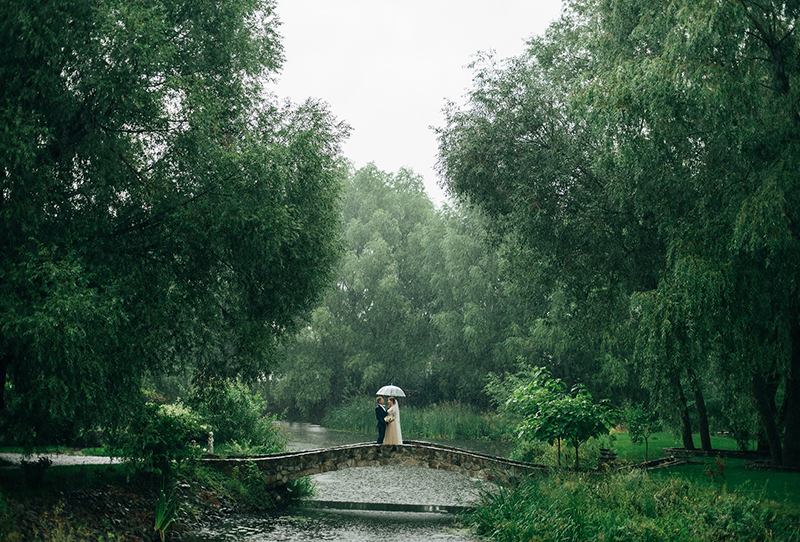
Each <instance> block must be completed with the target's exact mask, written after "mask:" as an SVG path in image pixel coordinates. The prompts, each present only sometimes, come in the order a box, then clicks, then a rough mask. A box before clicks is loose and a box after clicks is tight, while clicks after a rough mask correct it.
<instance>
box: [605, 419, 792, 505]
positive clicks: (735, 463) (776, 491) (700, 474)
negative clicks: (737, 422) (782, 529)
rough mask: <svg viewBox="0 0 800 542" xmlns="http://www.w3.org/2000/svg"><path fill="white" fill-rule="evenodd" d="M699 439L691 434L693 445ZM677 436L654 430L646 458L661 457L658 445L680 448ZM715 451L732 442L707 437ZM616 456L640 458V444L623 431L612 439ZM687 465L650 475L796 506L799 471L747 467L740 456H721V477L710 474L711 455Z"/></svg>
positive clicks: (714, 461)
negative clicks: (676, 478) (680, 478)
mask: <svg viewBox="0 0 800 542" xmlns="http://www.w3.org/2000/svg"><path fill="white" fill-rule="evenodd" d="M699 444H700V438H699V436H697V435H695V446H699ZM682 445H683V443H682V442H681V439H680V437H676V436H675V435H674V434H672V433H658V434H656V435H653V437H650V449H649V453H648V458H649V459H651V460H652V459H657V458H659V457H662V456H663V454H662V453H661V450H662V448H673V447H681V446H682ZM711 446H712V447H713V448H714V449H715V450H736V449H737V446H736V441H735V440H733V439H731V438H725V437H711ZM614 449H615V450H616V451H617V453H618V459H619V460H620V461H625V462H629V463H640V462H642V461H644V444H633V443H631V439H630V436H629V435H628V434H627V433H618V434H617V439H616V441H615V442H614ZM691 460H692V462H693V463H692V464H691V465H682V466H678V467H670V468H663V469H654V470H652V471H651V472H652V474H653V475H654V476H683V477H686V478H689V479H692V480H695V481H698V482H701V483H708V484H709V485H715V486H718V487H720V488H725V489H727V490H729V491H738V492H742V493H747V494H748V495H750V496H751V497H754V498H756V499H759V500H767V501H774V502H777V503H781V504H787V505H791V506H793V507H795V508H796V507H798V506H800V472H780V471H774V470H761V469H748V468H745V467H744V460H742V459H731V458H727V459H725V460H724V461H725V471H724V474H725V476H724V477H722V476H715V477H712V475H711V474H709V473H708V472H707V470H708V469H712V470H714V471H716V470H718V466H717V459H716V458H715V457H692V458H691Z"/></svg>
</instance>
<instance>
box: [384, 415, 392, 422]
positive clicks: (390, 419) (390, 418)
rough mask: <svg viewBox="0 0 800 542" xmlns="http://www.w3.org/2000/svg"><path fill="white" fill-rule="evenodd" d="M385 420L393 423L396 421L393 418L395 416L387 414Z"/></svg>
mask: <svg viewBox="0 0 800 542" xmlns="http://www.w3.org/2000/svg"><path fill="white" fill-rule="evenodd" d="M383 421H385V422H386V423H392V422H393V421H394V418H393V417H391V416H386V417H385V418H384V419H383Z"/></svg>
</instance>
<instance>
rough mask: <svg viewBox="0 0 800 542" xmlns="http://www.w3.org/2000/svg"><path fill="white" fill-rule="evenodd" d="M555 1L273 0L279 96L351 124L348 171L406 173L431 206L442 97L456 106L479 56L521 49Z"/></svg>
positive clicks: (436, 196)
mask: <svg viewBox="0 0 800 542" xmlns="http://www.w3.org/2000/svg"><path fill="white" fill-rule="evenodd" d="M560 11H561V0H491V1H487V0H483V1H476V0H402V1H389V0H278V8H277V12H278V17H279V18H280V20H281V21H282V25H281V27H280V29H279V32H280V33H281V35H282V36H283V45H284V52H285V56H286V62H285V63H284V67H283V71H282V73H281V74H280V79H279V81H278V84H277V86H275V87H273V90H274V91H275V93H276V94H277V95H278V96H279V97H285V98H291V99H292V100H293V101H295V102H302V101H304V100H305V99H306V98H309V97H311V98H317V99H321V100H323V101H325V102H327V103H328V104H329V105H330V108H331V111H332V112H333V114H334V115H335V116H336V117H337V118H339V119H340V120H343V121H345V122H346V123H347V124H349V125H350V126H351V127H352V133H351V135H350V138H349V139H348V140H347V142H346V143H345V145H344V154H345V156H347V157H348V158H349V159H350V160H352V161H353V163H354V164H355V166H356V167H357V168H360V167H363V166H364V165H366V164H367V163H368V162H375V165H376V166H377V167H378V168H379V169H381V170H383V171H388V172H392V173H394V172H397V171H398V170H399V169H400V168H401V167H403V166H405V167H409V168H411V169H413V170H414V171H415V172H416V173H418V174H420V175H422V176H423V177H424V179H425V186H426V190H427V191H428V194H429V196H430V197H431V199H433V201H434V202H436V203H440V202H441V201H442V200H443V199H444V196H443V194H442V191H441V190H440V189H439V188H438V187H437V181H438V178H437V177H436V174H435V173H434V169H433V168H434V165H435V163H436V153H437V143H436V136H435V134H434V132H433V130H432V129H431V126H437V127H439V126H442V125H443V124H444V117H443V115H442V107H443V106H444V104H445V101H446V100H448V99H449V100H453V101H455V102H457V103H463V96H464V94H465V93H466V91H467V89H469V88H470V87H471V86H472V83H471V81H472V71H471V70H469V69H468V68H467V65H468V64H469V63H470V62H471V61H472V60H473V58H474V56H475V54H476V53H477V52H479V51H490V50H493V51H495V53H496V56H497V57H498V58H507V57H511V56H516V55H519V54H520V53H522V51H523V50H524V45H525V41H526V39H528V38H529V37H530V36H532V35H534V34H542V33H543V32H544V30H545V29H546V28H547V26H548V25H549V24H550V22H552V21H553V20H555V19H556V18H557V17H558V15H559V13H560Z"/></svg>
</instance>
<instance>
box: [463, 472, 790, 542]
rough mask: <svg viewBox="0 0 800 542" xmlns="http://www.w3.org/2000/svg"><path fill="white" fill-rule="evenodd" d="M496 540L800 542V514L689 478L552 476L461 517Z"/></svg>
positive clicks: (493, 497) (496, 496) (505, 492)
mask: <svg viewBox="0 0 800 542" xmlns="http://www.w3.org/2000/svg"><path fill="white" fill-rule="evenodd" d="M463 519H464V521H465V522H466V523H468V524H469V525H471V526H472V527H473V528H474V529H475V530H476V531H477V532H478V533H479V534H481V535H484V536H488V537H490V538H491V539H492V540H497V541H502V542H505V541H508V542H517V541H519V540H531V541H534V540H536V541H545V540H546V541H553V542H560V541H583V540H614V541H616V542H625V541H631V542H642V541H651V542H660V541H664V542H667V541H669V542H684V541H685V542H695V541H697V542H700V541H723V540H748V541H765V542H777V541H781V542H798V541H800V510H799V509H798V506H797V503H796V502H795V503H794V506H789V505H781V504H778V503H774V502H769V501H764V500H759V499H756V498H753V497H752V496H750V495H747V494H742V493H739V492H735V491H734V492H731V491H727V490H725V489H724V488H722V489H720V488H719V487H717V486H715V485H713V484H710V483H701V482H695V481H691V480H689V479H687V478H684V477H675V476H672V477H658V476H651V475H649V474H647V473H645V472H641V471H631V472H627V473H617V474H595V473H591V474H587V473H584V474H566V473H561V474H553V475H551V476H547V477H538V478H531V479H526V480H524V481H522V483H521V484H520V485H519V486H517V487H514V488H510V489H509V488H500V489H498V490H497V491H496V492H494V493H491V494H486V495H484V496H483V498H482V501H481V503H480V504H479V506H478V507H477V509H476V510H475V511H474V512H473V513H471V514H469V515H468V516H466V517H465V518H463Z"/></svg>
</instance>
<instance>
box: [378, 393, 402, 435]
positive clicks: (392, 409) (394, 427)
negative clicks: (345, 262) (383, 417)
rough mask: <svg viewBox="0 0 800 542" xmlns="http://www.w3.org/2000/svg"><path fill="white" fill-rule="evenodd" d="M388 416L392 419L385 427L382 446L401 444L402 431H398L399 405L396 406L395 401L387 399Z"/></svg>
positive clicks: (392, 398)
mask: <svg viewBox="0 0 800 542" xmlns="http://www.w3.org/2000/svg"><path fill="white" fill-rule="evenodd" d="M388 412H389V416H391V417H392V418H393V419H392V421H391V422H389V424H388V425H387V426H386V437H384V439H383V443H384V444H403V431H402V430H401V429H400V405H398V404H397V399H395V398H394V397H389V411H388Z"/></svg>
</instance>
